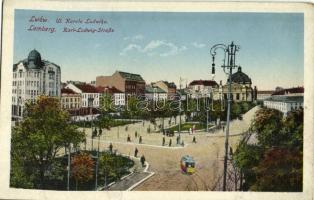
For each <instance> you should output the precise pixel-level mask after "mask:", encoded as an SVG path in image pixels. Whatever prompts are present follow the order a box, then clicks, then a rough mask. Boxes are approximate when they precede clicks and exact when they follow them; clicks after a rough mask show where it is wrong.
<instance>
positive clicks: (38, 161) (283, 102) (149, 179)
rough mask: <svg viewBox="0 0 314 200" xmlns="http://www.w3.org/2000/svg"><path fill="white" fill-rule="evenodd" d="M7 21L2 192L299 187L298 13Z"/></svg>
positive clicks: (40, 14) (34, 15)
mask: <svg viewBox="0 0 314 200" xmlns="http://www.w3.org/2000/svg"><path fill="white" fill-rule="evenodd" d="M15 18H16V20H15V34H14V64H13V68H12V105H11V114H12V116H11V169H10V172H11V173H10V187H12V188H24V189H42V190H60V191H271V192H302V188H303V185H302V184H303V171H302V166H303V112H304V111H303V108H304V84H303V81H304V80H303V73H304V69H303V65H304V63H303V62H304V61H303V32H302V31H303V15H301V14H297V13H273V14H268V13H265V14H261V13H175V12H174V13H158V12H146V13H141V12H137V13H132V12H66V11H62V12H53V11H41V10H37V11H35V10H16V11H15ZM231 24H233V25H236V26H235V27H236V28H232V29H231ZM187 27H189V28H187ZM213 27H215V28H213ZM231 32H232V33H231ZM283 66H285V70H283ZM288 180H289V181H288Z"/></svg>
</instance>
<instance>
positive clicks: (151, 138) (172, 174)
mask: <svg viewBox="0 0 314 200" xmlns="http://www.w3.org/2000/svg"><path fill="white" fill-rule="evenodd" d="M257 109H259V107H254V108H253V109H251V110H250V111H249V112H247V113H246V114H244V115H243V120H233V121H232V122H231V123H230V138H229V144H230V146H231V147H232V148H233V149H235V148H236V146H237V144H238V142H239V140H240V139H241V133H243V132H245V131H247V130H248V128H249V126H250V123H251V120H252V119H253V117H254V114H255V112H256V110H257ZM182 118H183V117H182ZM166 121H167V119H166V120H165V125H168V123H166ZM177 122H179V121H177ZM160 123H161V121H160V120H157V124H158V125H159V124H160ZM127 126H128V130H127V131H126V129H125V126H120V127H115V128H111V129H110V130H105V131H103V135H102V136H101V137H100V140H99V144H100V149H101V150H104V149H108V146H109V144H110V143H112V144H113V149H116V150H117V152H119V153H122V154H126V155H130V156H133V155H134V150H135V148H137V149H138V150H139V152H138V156H141V155H145V158H146V161H147V162H148V163H149V165H150V167H149V169H148V171H151V172H154V173H155V174H154V176H152V177H151V178H149V179H148V180H146V181H145V182H143V183H142V184H140V185H138V186H137V187H135V188H134V190H142V191H143V190H147V191H160V190H166V191H170V190H175V191H184V190H212V189H213V188H214V184H215V182H217V179H218V178H219V176H221V175H222V170H223V156H224V142H225V137H224V133H223V131H222V129H217V130H215V131H213V132H211V133H207V132H205V131H203V132H197V133H195V134H189V133H181V138H182V140H183V141H184V144H185V145H184V146H182V145H180V144H179V145H177V144H176V136H177V133H176V135H175V136H174V137H167V136H165V138H166V145H165V146H162V138H163V137H164V136H163V134H162V133H147V128H148V127H149V126H151V128H152V129H153V128H154V127H153V125H152V124H150V123H149V122H148V121H144V126H143V123H142V122H139V123H135V124H129V125H127ZM135 131H137V133H138V137H137V138H135ZM85 132H86V134H87V138H88V139H87V144H86V148H87V149H90V148H91V145H92V140H91V139H90V138H91V129H85ZM128 135H130V137H131V142H127V136H128ZM139 136H142V138H143V143H142V144H139V142H138V138H139ZM194 136H195V138H196V143H192V140H193V137H194ZM170 139H172V146H171V147H169V145H168V144H169V141H170ZM97 144H98V138H96V139H94V140H93V147H94V149H96V147H97ZM82 148H85V147H84V145H83V146H82ZM183 155H191V156H192V157H193V158H194V160H195V161H196V173H195V174H193V175H185V174H182V173H181V170H180V164H179V163H180V159H181V157H182V156H183Z"/></svg>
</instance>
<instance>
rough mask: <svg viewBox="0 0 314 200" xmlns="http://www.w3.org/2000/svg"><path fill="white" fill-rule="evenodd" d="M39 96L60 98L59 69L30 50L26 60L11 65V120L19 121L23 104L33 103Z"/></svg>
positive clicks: (36, 52)
mask: <svg viewBox="0 0 314 200" xmlns="http://www.w3.org/2000/svg"><path fill="white" fill-rule="evenodd" d="M39 95H46V96H53V97H60V95H61V69H60V67H59V66H58V65H56V64H54V63H52V62H49V61H47V60H42V59H41V55H40V53H39V52H38V51H36V50H32V51H31V52H30V53H29V55H28V58H26V59H24V60H21V61H19V62H18V63H16V64H14V65H13V84H12V119H13V120H17V119H21V118H22V117H23V110H24V105H25V102H27V101H30V102H35V99H36V97H37V96H39Z"/></svg>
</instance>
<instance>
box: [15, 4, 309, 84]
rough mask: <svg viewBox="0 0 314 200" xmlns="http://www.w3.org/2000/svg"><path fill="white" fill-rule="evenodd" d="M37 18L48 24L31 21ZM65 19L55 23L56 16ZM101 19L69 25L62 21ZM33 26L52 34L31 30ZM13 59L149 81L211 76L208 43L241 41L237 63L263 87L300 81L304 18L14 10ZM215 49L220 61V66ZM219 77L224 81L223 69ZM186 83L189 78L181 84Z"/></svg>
mask: <svg viewBox="0 0 314 200" xmlns="http://www.w3.org/2000/svg"><path fill="white" fill-rule="evenodd" d="M32 16H36V17H41V16H43V17H45V18H47V19H48V21H47V22H29V20H30V18H31V17H32ZM58 17H60V18H62V20H63V23H59V24H58V23H56V18H58ZM66 18H71V19H75V20H78V19H82V20H83V21H84V20H86V19H87V18H89V19H103V20H104V21H106V23H104V24H100V25H99V24H98V25H95V24H85V23H82V24H66V23H65V19H66ZM31 25H34V26H45V27H54V28H56V32H55V33H49V32H39V31H28V30H27V29H29V27H30V26H31ZM64 27H68V28H78V27H83V28H85V27H87V28H99V27H102V28H112V29H113V30H114V31H113V32H111V33H65V32H62V31H63V29H64ZM14 29H15V35H14V63H16V62H18V61H19V60H22V59H25V58H27V56H28V53H29V52H30V51H31V50H32V49H36V50H38V51H39V52H40V53H41V57H42V58H43V59H45V60H49V61H51V62H53V63H56V64H58V65H59V66H60V67H61V77H62V78H61V79H62V81H67V80H79V81H87V82H90V81H91V80H95V78H96V76H98V75H111V74H112V73H114V72H115V71H116V70H121V71H127V72H131V73H138V74H141V75H142V77H143V78H144V79H145V80H146V82H147V83H150V82H152V81H158V80H168V81H174V82H175V83H177V84H178V82H179V78H180V76H181V77H182V78H184V79H185V80H186V81H187V82H191V81H192V80H196V79H203V80H205V79H211V78H212V77H211V74H210V73H211V64H212V63H211V56H210V53H209V52H210V48H211V47H212V46H213V45H215V44H217V43H223V44H230V43H231V41H234V43H235V44H237V45H240V48H241V49H240V51H239V52H238V55H237V64H238V65H241V66H242V71H243V72H245V73H246V74H247V75H249V76H250V78H251V79H252V82H253V86H255V85H256V86H257V87H258V89H260V90H266V89H274V88H275V87H276V86H281V87H294V86H303V81H304V78H303V77H304V74H303V73H304V61H303V57H304V52H303V49H304V46H303V42H304V18H303V14H300V13H179V12H174V13H165V12H63V11H62V12H57V11H32V10H16V11H15V27H14ZM221 60H222V51H218V57H217V60H216V66H219V65H220V64H222V61H221ZM215 80H216V81H217V82H219V80H223V82H226V76H225V75H224V73H223V71H222V69H221V68H220V67H217V68H216V76H215ZM183 84H184V85H185V81H184V83H183Z"/></svg>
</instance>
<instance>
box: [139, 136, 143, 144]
mask: <svg viewBox="0 0 314 200" xmlns="http://www.w3.org/2000/svg"><path fill="white" fill-rule="evenodd" d="M142 141H143V140H142V136H141V135H140V137H139V139H138V143H140V144H142Z"/></svg>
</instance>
